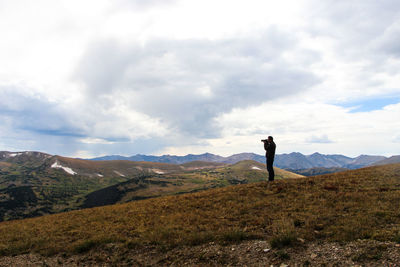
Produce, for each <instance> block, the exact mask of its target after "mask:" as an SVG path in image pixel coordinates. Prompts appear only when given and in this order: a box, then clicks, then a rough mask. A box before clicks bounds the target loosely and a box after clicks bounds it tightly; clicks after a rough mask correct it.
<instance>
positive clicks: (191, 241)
mask: <svg viewBox="0 0 400 267" xmlns="http://www.w3.org/2000/svg"><path fill="white" fill-rule="evenodd" d="M213 240H215V235H214V234H212V233H208V232H205V233H204V232H195V233H192V234H190V235H188V236H187V238H186V244H187V245H189V246H197V245H201V244H205V243H208V242H211V241H213Z"/></svg>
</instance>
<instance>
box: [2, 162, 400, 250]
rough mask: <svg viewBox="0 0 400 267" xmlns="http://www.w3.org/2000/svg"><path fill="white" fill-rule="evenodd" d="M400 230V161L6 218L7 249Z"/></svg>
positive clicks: (374, 234)
mask: <svg viewBox="0 0 400 267" xmlns="http://www.w3.org/2000/svg"><path fill="white" fill-rule="evenodd" d="M399 234H400V164H393V165H386V166H381V167H371V168H365V169H360V170H355V171H348V172H344V173H336V174H330V175H325V176H318V177H311V178H304V179H290V180H279V181H275V182H273V183H267V182H261V183H253V184H247V185H238V186H229V187H225V188H218V189H212V190H208V191H204V192H199V193H194V194H185V195H179V196H168V197H161V198H156V199H148V200H143V201H137V202H131V203H127V204H121V205H113V206H106V207H100V208H92V209H87V210H81V211H73V212H68V213H61V214H56V215H51V216H43V217H39V218H34V219H26V220H20V221H9V222H3V223H0V252H1V254H3V255H9V254H20V253H25V252H39V253H42V254H53V253H59V252H68V253H79V252H84V251H86V250H89V249H91V248H93V247H96V246H98V245H101V244H104V243H108V242H122V243H124V244H126V246H127V247H129V248H133V247H136V246H148V245H151V246H157V247H161V248H170V247H174V246H184V245H196V244H201V243H204V242H209V241H216V242H237V241H241V240H244V239H248V238H264V239H267V240H270V241H271V242H272V243H273V242H275V243H274V244H275V245H276V246H277V247H279V246H281V245H293V243H295V242H296V240H297V238H303V239H305V240H318V239H322V240H328V241H341V242H347V241H352V240H356V239H360V238H361V239H377V240H392V241H393V240H394V239H395V238H396V236H397V237H398V236H399ZM279 240H283V241H279ZM288 240H289V241H288ZM279 242H288V244H286V243H284V244H280V243H279Z"/></svg>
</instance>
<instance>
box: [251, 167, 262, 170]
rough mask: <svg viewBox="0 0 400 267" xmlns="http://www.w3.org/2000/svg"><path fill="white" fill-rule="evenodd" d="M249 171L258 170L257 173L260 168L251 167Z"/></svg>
mask: <svg viewBox="0 0 400 267" xmlns="http://www.w3.org/2000/svg"><path fill="white" fill-rule="evenodd" d="M251 169H252V170H258V171H261V169H260V168H258V167H257V166H253V167H251Z"/></svg>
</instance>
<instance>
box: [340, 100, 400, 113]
mask: <svg viewBox="0 0 400 267" xmlns="http://www.w3.org/2000/svg"><path fill="white" fill-rule="evenodd" d="M397 103H400V97H383V98H382V97H380V98H368V99H362V100H357V101H351V102H345V103H341V104H336V105H338V106H341V107H344V108H351V110H350V113H357V112H369V111H373V110H381V109H383V108H384V107H386V106H388V105H393V104H397Z"/></svg>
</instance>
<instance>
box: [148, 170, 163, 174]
mask: <svg viewBox="0 0 400 267" xmlns="http://www.w3.org/2000/svg"><path fill="white" fill-rule="evenodd" d="M151 170H152V171H153V172H155V173H157V174H164V173H165V172H163V171H161V170H159V169H151Z"/></svg>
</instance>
